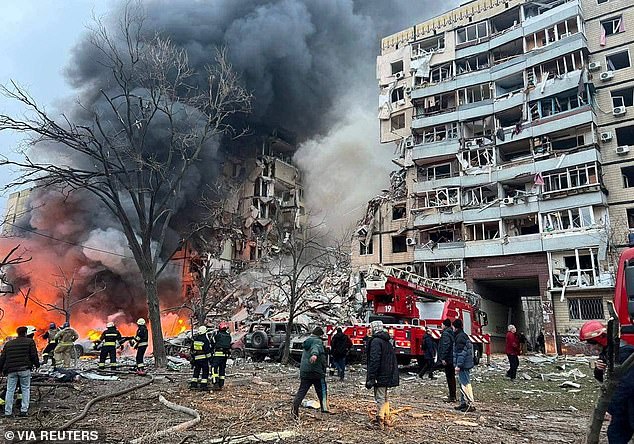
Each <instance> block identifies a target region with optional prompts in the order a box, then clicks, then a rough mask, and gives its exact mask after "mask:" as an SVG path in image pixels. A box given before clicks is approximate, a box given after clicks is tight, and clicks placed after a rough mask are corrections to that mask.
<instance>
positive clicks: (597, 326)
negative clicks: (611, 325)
mask: <svg viewBox="0 0 634 444" xmlns="http://www.w3.org/2000/svg"><path fill="white" fill-rule="evenodd" d="M579 339H581V340H582V341H585V342H587V343H588V344H591V345H594V346H596V349H597V351H598V352H599V359H598V360H597V362H596V364H595V368H594V377H595V378H596V379H597V380H598V381H600V382H603V376H604V373H605V370H606V368H607V364H608V360H607V349H608V331H607V328H606V326H605V324H603V323H602V322H601V321H588V322H586V323H585V324H583V326H582V327H581V330H580V331H579ZM632 353H634V346H632V345H629V344H627V343H626V342H624V341H621V344H620V347H619V349H618V350H615V356H614V361H615V362H614V363H615V364H623V362H625V360H626V359H627V358H628V357H629V356H630V355H631V354H632ZM607 413H609V414H610V415H611V419H610V425H609V426H608V433H607V435H608V442H609V443H610V444H627V443H629V442H630V440H631V439H632V436H633V435H634V369H630V370H629V371H628V372H627V373H625V374H624V375H623V376H621V380H620V381H619V383H618V385H617V386H616V390H615V391H614V393H613V394H612V399H611V400H610V404H609V405H608V411H607Z"/></svg>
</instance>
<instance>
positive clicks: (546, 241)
mask: <svg viewBox="0 0 634 444" xmlns="http://www.w3.org/2000/svg"><path fill="white" fill-rule="evenodd" d="M542 236H543V245H544V251H557V250H574V249H575V248H588V247H590V246H596V245H605V244H606V243H607V233H606V231H605V229H604V228H589V229H578V230H575V231H558V232H556V233H544V234H542Z"/></svg>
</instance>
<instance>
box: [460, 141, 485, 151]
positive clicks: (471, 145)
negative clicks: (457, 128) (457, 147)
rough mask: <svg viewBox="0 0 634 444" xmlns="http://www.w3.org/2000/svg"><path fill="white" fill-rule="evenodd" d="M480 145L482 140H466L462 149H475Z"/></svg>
mask: <svg viewBox="0 0 634 444" xmlns="http://www.w3.org/2000/svg"><path fill="white" fill-rule="evenodd" d="M481 144H482V139H473V140H467V141H466V142H465V144H464V147H465V148H467V149H471V148H477V147H479V146H480V145H481Z"/></svg>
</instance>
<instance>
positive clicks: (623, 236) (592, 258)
mask: <svg viewBox="0 0 634 444" xmlns="http://www.w3.org/2000/svg"><path fill="white" fill-rule="evenodd" d="M633 31H634V5H633V4H632V2H631V0H569V1H566V0H540V1H528V0H506V1H504V0H475V1H471V2H468V3H466V4H463V5H462V6H460V7H459V8H456V9H454V10H452V11H449V12H447V13H445V14H444V15H441V16H439V17H435V18H433V19H430V20H428V21H426V22H424V23H421V24H418V25H415V26H413V27H411V28H408V29H405V30H404V31H401V32H399V33H397V34H394V35H391V36H389V37H386V38H384V39H383V40H382V50H381V55H380V56H379V57H378V59H377V78H378V80H379V86H380V95H379V120H380V124H381V142H384V143H394V144H396V146H397V152H398V153H399V158H397V159H395V160H394V162H395V163H396V164H397V165H399V167H400V168H401V169H400V171H399V172H398V173H397V174H398V175H399V176H400V177H402V178H403V184H402V185H399V184H396V186H394V185H395V184H394V181H393V187H392V190H391V191H390V192H389V193H386V194H385V195H383V196H379V197H377V198H376V199H374V200H373V201H371V203H370V206H369V207H368V214H367V215H366V217H365V219H364V220H363V221H362V222H361V225H360V226H359V229H358V231H357V233H358V236H356V238H355V241H354V242H353V250H352V253H353V265H354V266H355V267H357V268H361V267H363V266H365V265H368V264H371V263H377V262H378V263H383V264H390V265H394V266H399V267H402V268H406V269H407V270H410V271H413V272H416V273H418V274H420V275H423V276H426V277H429V278H433V279H440V280H443V281H445V282H447V283H449V284H452V285H455V286H459V287H462V288H465V287H466V288H468V289H470V290H474V291H476V292H478V293H479V294H480V295H481V296H482V297H483V303H482V308H483V310H484V311H486V312H487V313H488V318H489V325H488V326H487V327H486V328H485V331H487V332H488V333H490V334H491V335H492V336H493V338H494V341H493V344H494V350H500V346H501V345H502V343H503V340H504V334H505V333H506V326H507V324H509V323H514V324H516V325H517V326H518V331H523V332H524V333H525V334H526V336H527V337H528V338H529V341H534V339H535V337H536V336H537V335H538V334H539V331H540V330H543V331H544V333H545V336H546V342H547V350H548V351H549V352H573V351H574V350H575V347H578V346H579V344H578V341H577V340H576V337H577V332H578V329H579V327H580V326H581V325H582V324H583V322H585V321H586V320H588V319H604V318H605V317H606V315H607V305H606V301H608V300H610V299H611V298H612V294H613V285H614V282H613V277H614V271H615V270H614V266H615V258H616V255H617V254H618V253H619V250H620V249H623V248H624V247H626V246H627V245H628V242H629V240H630V239H631V238H632V235H631V233H633V232H634V193H633V192H632V191H633V189H634V108H633V106H634V68H632V62H631V57H630V50H631V49H632V48H634V44H633V42H634V32H633ZM399 187H400V189H401V191H399ZM403 189H404V191H402V190H403Z"/></svg>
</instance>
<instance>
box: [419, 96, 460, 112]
mask: <svg viewBox="0 0 634 444" xmlns="http://www.w3.org/2000/svg"><path fill="white" fill-rule="evenodd" d="M455 109H456V95H455V94H454V93H447V94H441V95H437V96H431V97H424V98H423V99H421V100H420V101H418V102H417V103H416V117H417V118H418V117H425V116H429V115H433V114H441V113H447V112H451V111H454V110H455Z"/></svg>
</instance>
